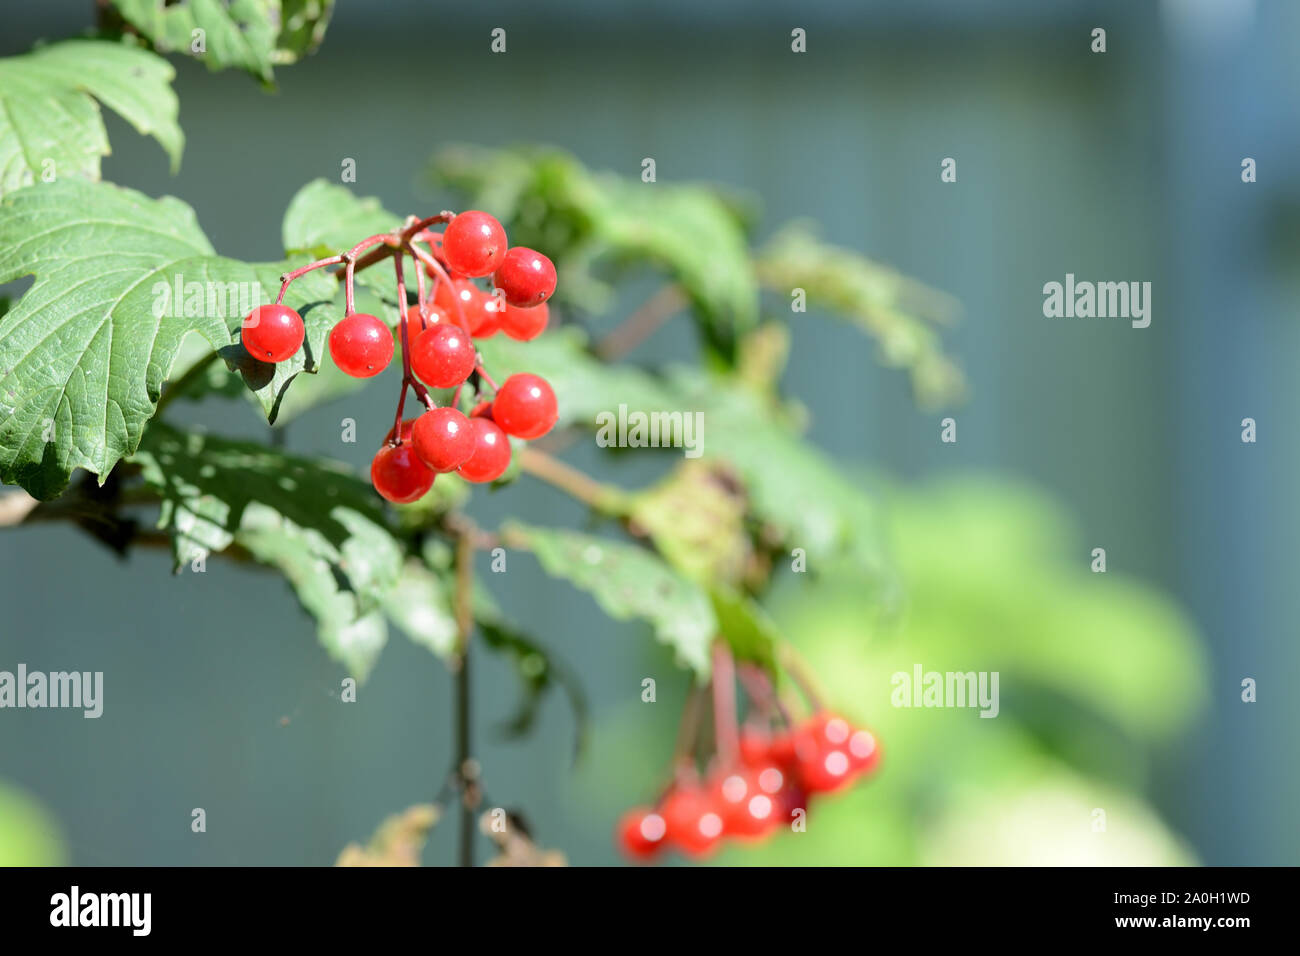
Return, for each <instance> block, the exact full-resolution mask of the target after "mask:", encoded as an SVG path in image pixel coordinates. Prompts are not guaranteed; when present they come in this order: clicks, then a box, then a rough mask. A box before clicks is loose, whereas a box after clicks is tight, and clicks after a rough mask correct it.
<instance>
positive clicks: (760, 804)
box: [616, 711, 880, 860]
mask: <svg viewBox="0 0 1300 956" xmlns="http://www.w3.org/2000/svg"><path fill="white" fill-rule="evenodd" d="M879 759H880V748H879V746H878V745H877V743H876V738H875V737H874V736H873V735H872V734H871V733H870V732H869V731H867V730H862V729H859V728H855V727H853V725H852V724H850V723H849V722H848V721H847V720H845V719H844V718H843V717H839V716H837V715H835V714H831V713H826V712H824V711H823V712H820V713H817V714H815V715H814V716H812V717H810V718H809V719H807V720H805V721H804V722H803V723H801V724H800V725H798V726H797V727H795V728H794V729H792V730H787V731H783V732H780V733H776V734H770V733H768V732H766V731H763V730H759V729H753V728H746V729H745V730H744V731H743V732H742V733H741V735H740V740H739V747H738V757H737V759H735V760H734V761H731V762H728V763H727V764H725V765H718V766H716V767H715V769H713V770H712V771H711V772H710V773H709V774H708V776H707V777H706V778H705V779H704V780H703V781H702V782H701V781H700V780H699V779H698V777H697V776H696V775H695V774H694V772H693V771H690V772H687V773H684V774H682V775H680V776H679V779H678V780H677V781H676V782H674V784H673V785H672V786H671V787H670V788H669V789H668V790H667V792H666V793H664V795H663V797H662V798H661V799H660V800H659V802H658V804H657V805H656V806H654V807H634V808H633V809H631V810H629V811H627V813H625V814H624V815H623V817H622V818H621V819H620V820H619V823H618V830H617V833H616V839H617V841H618V844H619V846H620V848H621V849H622V850H623V852H624V853H626V854H627V855H628V856H630V857H632V858H633V859H638V860H646V859H650V858H652V857H654V856H656V855H658V854H659V853H662V852H664V851H667V850H677V851H679V852H681V853H684V854H686V855H687V856H692V857H700V856H704V855H706V854H708V853H710V852H711V851H713V850H714V849H715V848H716V847H717V846H718V844H719V842H721V841H722V840H724V839H726V838H731V839H735V840H739V841H754V840H761V839H763V838H765V837H767V836H769V835H771V834H772V833H774V832H775V831H776V830H777V829H778V828H780V827H789V826H790V825H791V823H792V822H793V821H794V820H795V819H797V818H798V817H799V815H800V814H801V813H802V812H806V811H807V808H808V802H809V799H810V798H811V797H813V796H815V795H817V794H822V793H831V792H833V791H836V790H840V789H842V788H843V787H846V786H848V785H849V784H850V783H851V782H852V781H854V780H856V779H858V778H859V777H861V776H863V775H864V774H866V773H869V772H870V771H871V770H872V769H874V768H875V766H876V764H877V763H878V761H879Z"/></svg>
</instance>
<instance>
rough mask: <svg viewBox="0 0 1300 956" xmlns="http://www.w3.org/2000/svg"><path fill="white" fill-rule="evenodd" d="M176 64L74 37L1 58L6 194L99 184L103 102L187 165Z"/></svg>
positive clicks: (104, 142)
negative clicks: (39, 185)
mask: <svg viewBox="0 0 1300 956" xmlns="http://www.w3.org/2000/svg"><path fill="white" fill-rule="evenodd" d="M174 76H175V71H173V70H172V68H171V65H170V64H168V63H167V61H166V60H163V59H161V58H159V57H157V56H154V55H153V54H152V53H149V52H147V51H145V50H138V49H134V48H132V47H129V46H124V45H122V44H119V43H112V42H109V41H107V40H66V41H64V42H62V43H53V44H50V45H49V46H45V47H41V48H40V49H38V50H35V51H34V52H32V53H27V54H24V55H23V56H14V57H7V58H5V59H0V196H3V195H6V194H8V193H10V192H12V191H13V190H15V189H19V188H21V187H23V186H28V185H31V184H32V183H35V182H37V180H42V181H45V182H48V181H50V180H49V177H50V176H53V177H55V181H57V180H61V179H64V178H65V177H67V178H82V179H90V180H96V179H99V161H100V158H101V157H103V156H106V155H108V152H109V145H108V134H107V133H106V132H105V130H104V122H103V119H102V118H101V117H100V114H99V106H98V105H97V103H96V100H98V101H99V103H103V104H104V105H105V106H107V107H108V108H109V109H111V110H113V111H114V112H116V113H118V114H119V115H120V116H121V117H122V118H123V119H125V120H126V121H127V122H128V123H130V124H131V125H132V126H134V127H135V128H136V129H137V130H138V131H139V132H140V133H141V134H144V135H149V136H153V138H154V139H156V140H157V141H158V143H159V145H160V146H162V148H163V149H165V150H166V151H167V155H168V156H169V157H170V158H171V161H172V168H173V169H175V168H176V167H177V166H179V165H180V161H181V149H182V147H183V145H184V142H185V137H184V136H183V135H182V133H181V128H180V126H179V125H178V124H177V122H176V115H177V111H178V104H177V100H176V94H175V93H174V92H173V91H172V88H171V81H172V78H173V77H174Z"/></svg>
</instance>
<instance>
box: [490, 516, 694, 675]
mask: <svg viewBox="0 0 1300 956" xmlns="http://www.w3.org/2000/svg"><path fill="white" fill-rule="evenodd" d="M503 534H504V535H505V536H506V539H507V540H517V541H520V542H521V543H522V545H523V546H524V547H526V548H528V549H529V550H531V551H532V552H533V553H534V554H535V555H536V556H537V560H538V562H539V563H540V564H541V566H542V568H543V570H545V571H546V572H547V573H548V574H550V575H552V576H554V577H560V578H564V579H565V580H567V581H569V582H570V583H571V584H573V585H574V586H575V587H578V588H581V589H582V590H584V591H587V592H588V593H589V594H591V596H592V597H593V598H595V599H596V602H597V603H598V604H599V605H600V606H601V607H602V608H603V609H604V610H605V613H607V614H609V615H610V616H611V617H614V618H617V619H619V620H628V619H630V618H640V619H642V620H645V621H648V622H650V624H651V625H652V626H653V628H654V633H655V636H656V637H657V638H658V639H659V640H660V641H661V642H662V643H664V644H667V645H668V646H669V647H671V648H672V649H673V651H674V652H675V653H676V655H677V660H678V663H680V664H681V665H682V666H683V667H689V668H691V669H692V670H694V671H695V673H696V674H697V675H698V676H699V677H700V679H704V678H705V677H707V676H708V673H709V668H710V660H709V647H710V645H711V643H712V641H713V637H714V635H715V634H716V633H717V620H716V618H715V616H714V613H713V608H712V606H711V605H710V603H709V598H708V596H707V595H706V594H705V593H704V591H703V590H702V589H701V588H700V587H699V586H698V585H696V584H694V583H693V582H691V581H690V580H688V579H687V578H685V577H683V576H682V575H681V574H678V573H677V572H676V571H674V570H673V569H672V568H670V567H669V566H668V565H667V564H665V563H664V562H663V561H662V560H660V559H659V558H658V557H656V556H655V555H654V553H652V552H651V551H648V550H646V549H645V548H641V547H638V546H636V545H633V544H627V543H624V542H621V541H612V540H610V539H608V538H597V537H593V536H591V535H586V534H579V533H577V532H573V531H565V530H560V529H552V528H539V527H534V526H530V525H522V524H514V523H511V524H510V525H508V526H506V528H504V529H503Z"/></svg>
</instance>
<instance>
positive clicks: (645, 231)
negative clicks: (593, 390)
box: [432, 146, 758, 346]
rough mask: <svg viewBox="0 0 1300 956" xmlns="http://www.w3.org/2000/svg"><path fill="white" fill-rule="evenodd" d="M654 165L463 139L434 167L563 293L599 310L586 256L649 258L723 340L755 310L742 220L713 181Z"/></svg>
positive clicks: (602, 301) (602, 299)
mask: <svg viewBox="0 0 1300 956" xmlns="http://www.w3.org/2000/svg"><path fill="white" fill-rule="evenodd" d="M658 172H659V175H660V180H659V181H658V182H654V183H644V182H641V181H640V180H639V179H636V178H632V177H624V176H615V175H613V174H609V173H593V172H591V171H590V170H588V169H586V168H585V167H584V166H583V165H582V164H581V163H579V162H578V161H577V160H576V159H574V158H573V157H572V156H570V155H568V154H567V153H564V152H561V151H559V150H554V149H513V150H511V149H487V148H474V147H467V146H459V147H452V148H449V149H446V150H443V151H442V152H440V153H439V154H438V155H437V156H436V157H435V158H434V161H433V166H432V174H433V176H434V178H435V179H436V180H438V181H440V182H443V183H449V184H451V185H452V186H454V187H456V188H458V189H460V190H462V191H464V192H466V193H467V194H468V195H469V196H470V202H469V205H471V206H473V207H475V208H480V209H487V210H489V211H491V212H493V213H495V214H496V215H497V216H498V217H499V218H500V219H501V220H502V222H504V223H506V227H507V233H508V234H509V236H510V240H511V243H512V244H515V245H526V246H531V247H533V248H537V249H540V250H542V251H543V252H545V253H546V254H547V255H548V256H550V257H551V258H552V259H553V260H555V263H556V266H557V268H558V269H559V272H560V275H561V276H563V277H564V278H563V281H562V282H561V284H560V290H559V293H558V294H559V296H560V298H561V300H562V301H578V302H580V303H581V304H582V305H584V306H586V307H588V308H591V309H594V310H599V309H601V308H603V307H604V306H605V305H607V304H608V299H609V296H608V290H606V289H604V288H603V287H602V284H601V283H600V282H599V281H598V280H596V279H594V277H593V276H591V275H590V274H589V273H590V270H591V268H592V267H593V266H594V265H596V264H600V263H607V264H614V265H618V264H622V263H625V262H629V261H633V262H644V263H649V264H651V265H653V266H657V267H659V268H661V269H663V270H664V271H665V272H666V273H667V274H668V275H669V276H671V278H672V279H673V280H674V281H675V282H676V283H677V284H678V285H680V286H681V287H682V289H683V290H684V291H685V292H686V294H687V296H688V297H689V298H690V300H691V302H692V304H693V305H694V306H695V309H696V312H697V315H698V316H699V318H700V319H701V321H702V323H703V326H704V329H705V331H706V333H707V335H708V338H709V339H710V341H711V342H713V343H714V344H716V345H721V346H730V345H731V344H732V343H733V342H734V340H735V338H736V336H737V335H739V334H740V333H743V332H744V331H746V330H747V329H749V328H751V327H753V325H754V324H755V323H756V322H757V319H758V284H757V280H756V278H755V276H754V270H753V265H752V263H751V261H750V256H749V249H748V239H747V236H746V230H745V223H744V222H743V220H742V219H741V217H740V216H739V215H737V211H736V209H735V207H734V205H733V204H732V203H730V202H728V201H727V200H726V199H725V198H724V197H723V196H722V195H721V194H720V193H719V191H718V190H716V189H714V188H712V187H708V186H701V185H695V184H691V183H682V182H673V181H671V180H670V176H669V174H668V172H667V171H666V170H659V171H658ZM575 294H576V296H575Z"/></svg>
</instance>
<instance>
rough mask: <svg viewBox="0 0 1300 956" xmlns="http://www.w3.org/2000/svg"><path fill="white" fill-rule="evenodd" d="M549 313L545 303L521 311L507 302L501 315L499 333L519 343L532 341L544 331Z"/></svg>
mask: <svg viewBox="0 0 1300 956" xmlns="http://www.w3.org/2000/svg"><path fill="white" fill-rule="evenodd" d="M550 311H551V310H550V308H549V307H548V306H547V304H546V303H545V302H543V303H542V304H541V305H535V306H533V307H532V308H531V309H521V308H520V307H519V306H517V305H511V304H510V303H508V302H507V303H506V310H505V312H504V313H502V315H501V331H502V332H504V333H505V334H506V335H508V336H510V338H512V339H516V340H518V341H520V342H529V341H532V340H533V339H535V338H537V336H539V335H541V334H542V332H543V331H544V330H545V329H546V321H547V319H549V318H550Z"/></svg>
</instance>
